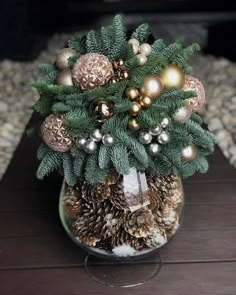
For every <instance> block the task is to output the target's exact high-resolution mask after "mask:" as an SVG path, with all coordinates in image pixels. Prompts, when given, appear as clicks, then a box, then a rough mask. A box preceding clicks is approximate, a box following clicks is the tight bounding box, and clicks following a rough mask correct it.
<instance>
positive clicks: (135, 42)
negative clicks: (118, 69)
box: [128, 38, 139, 46]
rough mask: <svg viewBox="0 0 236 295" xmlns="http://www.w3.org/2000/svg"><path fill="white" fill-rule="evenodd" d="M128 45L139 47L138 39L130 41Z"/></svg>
mask: <svg viewBox="0 0 236 295" xmlns="http://www.w3.org/2000/svg"><path fill="white" fill-rule="evenodd" d="M128 43H129V44H131V45H137V46H139V41H138V40H137V39H135V38H131V39H129V41H128Z"/></svg>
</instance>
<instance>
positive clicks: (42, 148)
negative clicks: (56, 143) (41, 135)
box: [37, 143, 50, 161]
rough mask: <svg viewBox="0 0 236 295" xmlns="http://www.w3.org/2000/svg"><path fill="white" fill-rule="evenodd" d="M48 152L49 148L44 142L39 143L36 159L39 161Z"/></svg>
mask: <svg viewBox="0 0 236 295" xmlns="http://www.w3.org/2000/svg"><path fill="white" fill-rule="evenodd" d="M49 152H50V148H49V147H48V146H47V145H46V144H45V143H41V144H40V146H39V147H38V150H37V159H38V160H40V161H41V160H42V159H43V158H44V157H45V156H46V154H47V153H49Z"/></svg>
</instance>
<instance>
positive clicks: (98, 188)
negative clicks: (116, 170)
mask: <svg viewBox="0 0 236 295" xmlns="http://www.w3.org/2000/svg"><path fill="white" fill-rule="evenodd" d="M81 192H82V198H84V199H85V200H86V201H87V202H95V203H97V202H103V201H105V200H106V199H108V198H109V197H110V194H111V188H110V187H109V186H108V185H106V184H103V183H98V184H96V185H92V184H90V183H89V182H87V181H84V182H83V183H82V187H81Z"/></svg>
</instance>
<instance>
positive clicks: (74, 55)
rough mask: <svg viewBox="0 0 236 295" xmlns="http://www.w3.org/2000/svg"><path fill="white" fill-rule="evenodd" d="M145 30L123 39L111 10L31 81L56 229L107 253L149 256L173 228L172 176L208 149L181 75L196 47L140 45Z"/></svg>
mask: <svg viewBox="0 0 236 295" xmlns="http://www.w3.org/2000/svg"><path fill="white" fill-rule="evenodd" d="M149 34H150V31H149V28H148V25H147V24H142V25H140V26H139V27H138V28H137V29H135V30H134V31H133V32H132V33H131V35H129V36H127V34H126V29H125V28H124V26H123V23H122V19H121V17H120V16H116V17H115V18H114V22H113V24H112V25H110V26H108V27H103V28H102V29H101V30H100V31H96V32H95V31H90V32H88V33H87V34H86V36H74V37H72V39H71V40H69V41H68V46H69V47H68V48H64V49H62V50H61V51H60V52H59V53H58V54H57V56H56V57H55V63H54V64H53V65H50V64H44V65H42V66H41V67H40V69H41V72H42V73H43V75H44V77H43V79H41V80H39V81H36V82H34V83H33V85H34V86H35V87H36V88H37V89H38V91H39V94H40V99H39V101H38V102H36V104H35V110H36V111H37V112H39V113H40V115H41V117H42V120H41V121H40V122H43V123H42V124H41V128H40V130H41V136H42V143H41V145H40V147H39V149H38V152H37V157H38V159H39V161H40V164H39V167H38V170H37V177H38V178H40V179H43V178H44V177H45V176H46V175H48V174H49V173H51V172H52V171H54V170H57V171H58V172H59V173H60V174H62V175H63V176H64V182H65V185H64V187H63V189H62V193H61V197H60V204H61V206H60V215H61V218H62V221H63V225H64V226H65V227H66V230H67V231H68V232H69V233H70V236H71V237H73V240H74V241H77V242H78V244H81V245H82V246H84V247H88V248H89V250H91V252H94V253H102V254H103V255H113V257H114V256H127V255H128V256H129V255H131V256H132V255H139V254H144V253H148V252H151V251H153V250H154V249H155V248H158V247H160V246H162V245H164V244H165V243H166V242H167V241H168V240H169V239H170V238H171V237H172V236H173V235H174V234H175V232H176V231H177V229H178V228H179V224H180V220H181V210H182V206H183V191H182V186H181V183H180V177H188V176H190V175H193V174H194V173H195V172H196V171H199V172H202V173H203V172H206V171H207V168H208V165H207V161H206V156H207V155H209V154H210V153H212V152H213V149H214V138H213V136H212V134H211V133H210V132H209V131H207V130H206V129H204V128H202V126H201V118H200V117H199V115H198V114H196V113H193V112H196V111H198V110H199V108H200V107H201V106H202V104H203V102H204V100H205V93H204V89H203V87H202V84H201V82H200V81H199V80H197V79H196V78H194V77H191V76H189V75H188V74H189V72H190V70H191V68H190V66H189V64H188V59H189V57H190V56H191V55H192V54H193V52H194V51H196V50H199V46H198V45H197V44H195V43H194V44H192V45H190V46H188V47H184V46H183V44H182V42H181V41H178V42H176V43H173V44H170V45H166V44H165V43H164V41H163V40H160V39H158V40H155V41H154V42H153V43H150V44H148V43H147V42H149V41H148V40H150V38H149ZM132 49H133V50H132ZM194 93H196V94H194Z"/></svg>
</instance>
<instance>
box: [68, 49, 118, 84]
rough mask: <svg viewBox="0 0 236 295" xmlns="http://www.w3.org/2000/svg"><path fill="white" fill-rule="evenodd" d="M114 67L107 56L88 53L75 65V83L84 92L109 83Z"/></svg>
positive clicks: (73, 74)
mask: <svg viewBox="0 0 236 295" xmlns="http://www.w3.org/2000/svg"><path fill="white" fill-rule="evenodd" d="M113 74H114V73H113V67H112V64H111V63H110V61H109V60H108V58H107V57H106V56H105V55H102V54H98V53H86V54H84V55H82V56H81V57H80V58H79V59H78V60H77V61H76V63H75V65H74V69H73V71H72V76H73V81H74V83H75V85H76V86H78V87H81V89H83V90H87V89H93V88H96V87H98V86H102V85H104V84H106V83H108V82H109V80H110V78H111V77H112V76H113Z"/></svg>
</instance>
